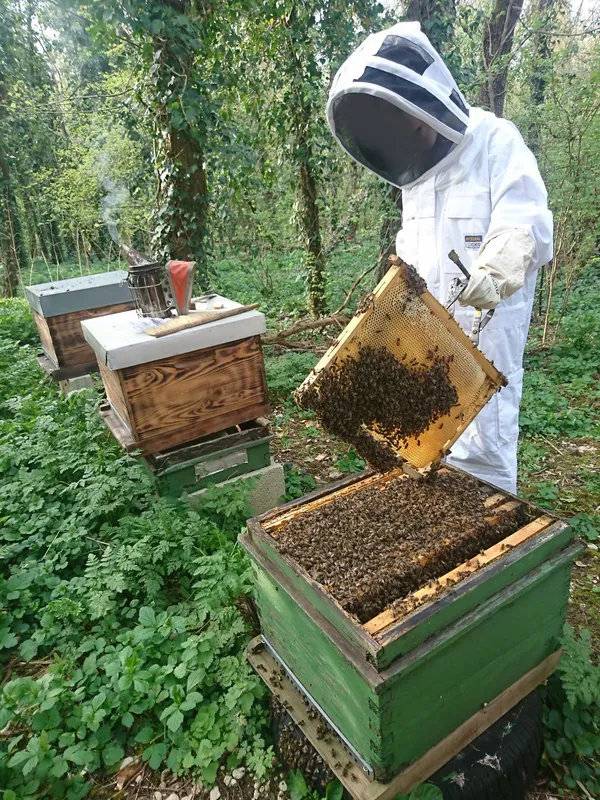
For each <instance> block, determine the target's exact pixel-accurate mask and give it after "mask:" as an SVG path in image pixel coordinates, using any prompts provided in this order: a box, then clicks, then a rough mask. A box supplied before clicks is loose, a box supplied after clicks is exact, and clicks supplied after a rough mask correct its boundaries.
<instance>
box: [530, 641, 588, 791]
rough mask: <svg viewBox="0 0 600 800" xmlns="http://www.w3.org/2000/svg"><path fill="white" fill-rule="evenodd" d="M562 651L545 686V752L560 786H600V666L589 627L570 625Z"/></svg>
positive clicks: (586, 787)
mask: <svg viewBox="0 0 600 800" xmlns="http://www.w3.org/2000/svg"><path fill="white" fill-rule="evenodd" d="M562 646H563V657H562V660H561V662H560V663H559V665H558V667H557V670H556V674H555V675H553V676H552V677H551V678H550V680H549V681H548V684H547V686H546V687H545V689H544V700H545V707H544V738H545V743H546V751H545V758H546V760H547V762H548V764H549V765H550V766H551V767H552V769H553V771H554V774H555V775H556V785H557V787H560V786H565V787H567V788H568V789H576V788H578V787H579V788H581V787H582V786H583V787H584V788H585V790H586V791H587V793H588V794H590V795H592V796H594V797H596V796H597V795H598V793H599V792H600V757H599V754H600V667H599V666H597V665H596V664H594V663H593V661H592V658H593V649H592V642H591V637H590V633H589V631H588V630H586V629H584V630H582V631H581V632H580V634H579V636H578V635H576V633H575V631H574V630H573V628H571V627H570V626H567V627H566V629H565V635H564V638H563V642H562Z"/></svg>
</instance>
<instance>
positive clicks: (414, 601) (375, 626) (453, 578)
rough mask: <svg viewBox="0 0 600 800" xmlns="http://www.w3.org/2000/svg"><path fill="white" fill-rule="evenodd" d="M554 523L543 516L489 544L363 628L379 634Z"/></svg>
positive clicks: (551, 519)
mask: <svg viewBox="0 0 600 800" xmlns="http://www.w3.org/2000/svg"><path fill="white" fill-rule="evenodd" d="M553 522H554V518H553V517H548V516H542V517H539V518H538V519H536V520H534V521H533V522H530V523H529V524H527V525H525V526H524V527H522V528H520V529H519V530H518V531H516V532H515V533H513V534H511V535H510V536H507V537H506V538H505V539H503V540H502V541H501V542H498V544H495V545H492V547H488V549H487V550H484V551H483V553H481V554H480V555H478V556H476V557H475V558H472V559H470V560H469V561H465V562H464V563H463V564H460V565H459V566H458V567H456V568H455V569H453V570H451V571H450V572H447V573H446V574H445V575H442V577H441V578H438V579H437V580H435V581H431V583H429V584H427V586H424V587H423V588H422V589H418V590H417V591H416V592H413V593H412V594H411V595H409V596H408V597H407V598H406V601H404V602H403V603H402V604H400V605H399V606H397V607H396V609H394V610H393V611H392V609H389V608H386V609H385V611H382V612H381V614H378V615H377V616H376V617H373V619H370V620H369V621H368V622H365V624H364V625H363V628H364V629H365V630H366V631H367V633H370V634H371V635H372V636H375V635H377V634H378V633H380V632H381V631H383V630H384V629H385V628H387V627H389V626H390V625H393V624H394V623H396V622H397V621H398V619H400V618H401V617H402V616H404V614H405V613H406V611H407V610H410V611H413V610H414V609H415V608H418V607H419V606H420V605H422V604H423V603H425V602H426V601H427V600H429V599H430V598H431V597H436V596H437V595H439V594H440V592H441V591H442V590H443V589H444V588H446V587H448V586H454V585H455V584H457V583H458V582H459V581H461V580H464V578H466V577H468V575H470V574H471V573H473V572H476V571H477V570H478V569H481V567H483V566H485V565H486V564H489V563H490V562H491V561H494V560H495V559H496V558H499V557H500V556H502V555H504V554H505V553H506V551H507V550H512V548H513V547H517V546H518V545H520V544H522V543H523V542H525V541H527V539H529V538H531V537H532V536H535V535H536V534H538V533H540V532H541V531H543V530H545V529H546V528H548V527H549V526H550V525H551V524H552V523H553Z"/></svg>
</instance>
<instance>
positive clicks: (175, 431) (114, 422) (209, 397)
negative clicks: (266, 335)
mask: <svg viewBox="0 0 600 800" xmlns="http://www.w3.org/2000/svg"><path fill="white" fill-rule="evenodd" d="M217 301H220V302H219V304H220V305H225V307H227V306H228V305H233V306H235V305H238V304H235V303H232V301H228V300H227V299H226V298H219V297H218V296H217V295H215V296H213V302H217ZM160 322H161V320H152V319H146V318H140V317H138V316H137V314H136V312H135V311H130V312H126V313H124V314H116V315H114V316H110V317H106V318H104V319H95V320H89V321H88V322H86V323H84V325H83V328H84V334H85V337H86V339H87V341H88V342H89V343H90V344H91V346H92V348H93V350H94V352H95V353H96V357H97V359H98V364H99V367H100V374H101V376H102V380H103V381H104V387H105V389H106V396H107V399H108V401H109V403H110V413H109V414H103V416H104V419H105V422H106V423H107V425H108V426H109V428H110V429H111V430H112V432H113V434H114V435H115V437H116V438H117V439H118V440H119V441H120V443H121V445H122V446H123V447H124V448H125V449H126V450H128V451H131V450H141V451H142V452H143V453H144V454H151V453H158V452H160V451H164V450H168V449H170V448H174V447H177V446H180V445H186V444H189V443H190V442H194V441H196V440H197V439H200V438H201V437H203V436H206V435H207V434H210V433H215V432H216V431H222V430H225V429H226V428H229V427H231V426H232V425H239V424H240V423H242V422H248V421H249V420H253V419H256V418H257V417H262V416H265V415H266V414H268V413H269V399H268V391H267V382H266V377H265V367H264V360H263V354H262V349H261V343H260V334H261V333H263V332H264V330H265V321H264V316H263V315H262V314H261V313H259V312H258V311H248V312H245V313H242V314H239V315H238V316H235V317H231V318H229V319H222V320H218V321H215V322H211V323H208V324H205V325H201V326H199V327H196V328H188V329H187V330H182V331H178V332H176V333H173V334H171V335H169V336H164V337H162V338H155V337H152V336H149V335H148V334H147V333H146V332H145V329H146V328H147V327H149V326H151V325H154V324H157V323H160Z"/></svg>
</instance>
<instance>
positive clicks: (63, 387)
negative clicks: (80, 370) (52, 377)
mask: <svg viewBox="0 0 600 800" xmlns="http://www.w3.org/2000/svg"><path fill="white" fill-rule="evenodd" d="M93 388H94V379H93V378H92V376H91V375H80V376H79V377H78V378H69V379H68V380H65V381H60V391H61V393H62V394H64V396H65V397H70V396H71V395H72V394H73V392H80V391H81V390H82V389H93Z"/></svg>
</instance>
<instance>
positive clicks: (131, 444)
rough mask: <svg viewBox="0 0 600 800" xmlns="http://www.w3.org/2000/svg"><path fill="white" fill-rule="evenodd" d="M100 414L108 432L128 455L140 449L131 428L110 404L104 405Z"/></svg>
mask: <svg viewBox="0 0 600 800" xmlns="http://www.w3.org/2000/svg"><path fill="white" fill-rule="evenodd" d="M98 412H99V414H100V416H101V417H102V421H103V422H104V424H105V425H106V427H107V428H108V430H109V431H110V432H111V433H112V435H113V436H114V437H115V439H116V440H117V442H118V443H119V444H120V445H121V447H122V448H123V450H125V452H126V453H131V452H133V451H135V450H139V449H140V448H139V443H138V442H136V441H135V439H134V438H133V437H132V435H131V431H130V430H129V428H128V427H127V426H126V425H125V423H124V422H123V420H122V419H121V418H120V417H119V415H118V414H117V412H116V411H115V410H114V409H113V408H112V406H111V405H110V404H109V403H103V404H102V405H101V406H100V408H99V409H98Z"/></svg>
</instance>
